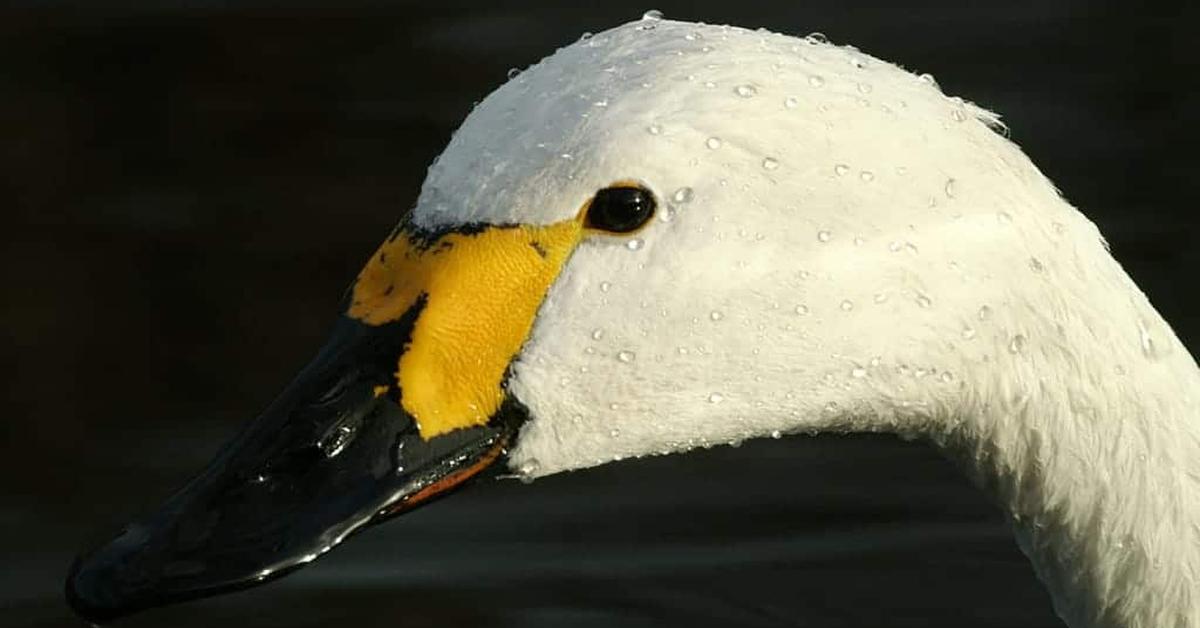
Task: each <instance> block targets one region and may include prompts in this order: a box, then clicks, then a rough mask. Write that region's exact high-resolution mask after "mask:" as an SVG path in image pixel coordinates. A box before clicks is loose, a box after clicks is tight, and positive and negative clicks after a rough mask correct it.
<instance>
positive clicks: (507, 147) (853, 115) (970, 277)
mask: <svg viewBox="0 0 1200 628" xmlns="http://www.w3.org/2000/svg"><path fill="white" fill-rule="evenodd" d="M997 125H998V122H997V118H996V117H995V116H994V115H993V114H991V113H989V112H986V111H983V110H981V109H979V108H977V107H975V106H973V105H970V104H967V103H965V102H963V101H961V100H959V99H955V98H949V97H947V96H945V95H943V94H942V93H941V92H940V91H939V89H938V88H937V86H936V85H935V84H933V83H932V82H931V81H930V80H928V79H923V78H920V77H917V76H914V75H912V74H910V73H908V72H906V71H904V70H903V69H901V68H899V67H897V66H895V65H892V64H889V63H886V62H884V61H881V60H879V59H876V58H873V57H870V56H868V55H865V54H862V53H860V52H858V51H856V50H854V49H851V48H842V47H836V46H832V45H828V44H825V43H823V42H820V41H813V40H807V41H806V40H802V39H796V38H792V37H788V36H784V35H779V34H774V33H769V32H764V31H757V32H753V31H748V30H743V29H738V28H731V27H724V26H705V25H699V24H689V23H682V22H672V21H665V20H652V19H651V20H642V21H639V22H635V23H631V24H626V25H624V26H621V27H618V28H616V29H613V30H611V31H608V32H606V33H602V34H600V35H597V36H595V37H592V38H590V39H588V40H586V41H581V42H579V43H576V44H574V45H572V46H569V47H567V48H564V49H562V50H559V51H558V52H557V53H556V54H554V55H553V56H551V57H548V58H546V59H544V60H543V61H542V62H540V63H539V64H537V65H535V66H533V67H532V68H530V69H528V70H527V71H525V72H523V73H521V74H520V75H519V76H517V77H516V78H515V79H514V80H512V81H510V82H509V83H508V84H506V85H504V86H503V87H501V88H500V89H498V90H497V91H496V92H495V93H493V94H492V95H490V96H489V97H488V98H487V99H486V100H484V101H483V102H482V103H481V104H480V105H479V107H478V108H477V109H476V110H475V111H474V112H473V113H472V114H471V115H470V116H469V117H468V119H467V120H466V122H465V123H464V124H463V126H462V128H461V129H460V130H459V131H458V133H457V134H456V136H455V137H454V138H453V140H452V141H451V143H450V145H449V147H448V148H447V150H446V152H445V153H444V154H443V155H442V156H441V157H440V158H439V160H438V161H437V162H436V163H435V164H434V166H433V167H431V168H430V172H429V176H428V179H427V180H426V182H425V185H424V188H423V189H422V193H421V197H420V200H419V203H418V205H417V207H416V209H415V212H414V217H413V219H414V220H415V221H416V222H417V223H418V224H421V225H424V226H440V225H447V224H458V223H463V222H485V223H514V222H523V223H549V222H554V221H557V220H562V219H566V218H568V217H570V216H573V215H575V214H576V213H577V212H578V211H579V209H580V207H581V206H582V205H583V203H584V202H585V201H586V200H587V199H588V198H589V197H591V195H592V194H593V193H595V191H596V190H598V189H600V188H602V187H605V186H607V185H609V184H610V183H612V182H614V181H617V180H621V179H636V180H639V181H642V182H643V183H645V184H646V185H647V186H648V187H649V188H650V189H651V190H653V191H654V192H655V193H656V195H657V197H658V198H659V200H660V207H659V219H657V220H655V221H654V222H653V223H652V224H651V225H650V227H649V228H648V229H646V230H645V231H644V232H642V233H639V234H638V235H637V236H636V237H637V238H638V239H639V242H640V243H641V245H640V246H636V245H634V246H630V245H629V240H628V238H611V237H594V238H592V239H590V240H588V241H586V242H584V243H583V244H582V245H581V246H580V247H579V249H578V250H577V251H576V252H575V254H574V255H573V257H572V258H571V259H570V261H569V262H568V264H567V265H566V267H565V268H564V270H563V273H562V275H561V277H560V278H559V280H558V281H557V283H556V284H555V285H554V286H553V287H552V289H551V293H550V295H549V297H548V298H547V300H546V302H545V304H544V305H543V307H542V309H541V312H540V313H539V316H538V319H537V321H536V325H535V329H534V331H533V334H532V336H531V338H530V339H529V340H528V342H527V344H526V346H525V347H524V350H523V352H522V354H521V356H520V357H519V360H518V361H517V363H516V364H515V366H514V371H513V377H512V379H511V381H510V389H511V390H512V392H513V393H514V394H515V395H516V396H517V397H518V398H519V399H520V400H521V401H522V402H524V403H525V404H526V405H527V406H528V407H529V408H530V410H531V413H532V418H531V420H530V421H529V423H528V424H527V425H526V426H525V427H524V429H523V431H522V432H521V435H520V438H519V441H518V442H517V443H516V446H515V448H514V450H513V451H512V452H511V457H510V459H511V464H512V465H513V468H514V470H516V471H517V472H519V473H521V474H524V475H527V476H529V477H535V476H540V475H545V474H549V473H554V472H558V471H564V470H569V469H578V468H581V467H587V466H592V465H596V464H602V463H605V462H608V461H611V460H618V459H620V458H623V457H630V456H643V455H647V454H656V453H670V452H676V451H682V450H686V449H689V448H692V447H696V446H707V445H710V444H715V443H726V442H737V441H740V440H742V439H746V438H753V437H760V436H767V435H778V434H780V433H792V432H812V431H817V430H839V431H894V432H898V433H902V434H907V435H917V436H922V437H927V438H929V439H931V440H932V441H933V442H935V443H937V444H938V445H939V446H941V447H942V448H944V450H945V451H947V452H948V453H949V454H950V455H952V456H954V457H956V458H958V459H960V460H962V461H963V462H964V464H965V467H966V468H967V469H968V470H969V471H970V472H971V473H972V474H973V475H974V476H975V477H976V479H978V481H979V482H980V483H981V484H982V485H983V486H984V487H985V488H987V489H988V490H990V491H991V492H993V493H994V494H995V495H997V496H998V497H999V498H1000V500H1001V502H1002V503H1003V505H1004V506H1005V507H1006V508H1008V509H1009V510H1010V512H1011V513H1012V516H1013V521H1014V528H1015V530H1016V533H1017V536H1018V540H1019V541H1020V542H1021V544H1022V547H1023V548H1024V549H1025V550H1026V552H1027V553H1028V554H1029V555H1030V557H1031V558H1032V560H1033V562H1034V565H1035V566H1036V568H1037V571H1038V573H1039V574H1040V576H1041V577H1042V578H1043V580H1044V581H1045V582H1046V583H1047V585H1048V586H1049V588H1050V590H1051V592H1052V594H1053V596H1054V599H1055V603H1056V608H1057V610H1058V612H1059V613H1060V615H1061V616H1062V617H1063V618H1064V619H1065V620H1066V621H1067V623H1068V624H1069V625H1071V626H1075V627H1077V628H1082V627H1101V626H1104V627H1108V626H1113V627H1117V626H1119V627H1125V628H1132V627H1140V628H1164V627H1175V628H1182V627H1196V626H1200V412H1198V411H1197V410H1198V408H1197V399H1196V393H1197V390H1200V387H1198V386H1197V384H1198V378H1200V373H1198V370H1197V367H1196V363H1195V361H1194V360H1193V358H1192V357H1191V355H1190V354H1189V353H1188V351H1187V350H1186V349H1185V348H1184V347H1183V346H1182V345H1181V344H1180V342H1179V340H1178V339H1177V338H1176V337H1175V335H1174V334H1173V333H1172V331H1171V329H1170V327H1169V326H1168V325H1167V324H1166V323H1165V322H1164V321H1163V320H1162V319H1161V317H1160V316H1159V315H1158V314H1157V312H1155V310H1154V308H1153V307H1151V305H1150V304H1149V303H1148V302H1147V300H1146V298H1145V296H1144V295H1143V294H1142V293H1141V292H1140V291H1139V290H1138V288H1137V286H1135V285H1134V284H1133V282H1132V281H1131V280H1130V279H1129V278H1128V276H1127V275H1126V274H1125V273H1124V272H1123V271H1122V269H1121V268H1120V266H1119V265H1118V264H1117V263H1116V262H1115V261H1114V260H1113V259H1112V258H1111V257H1110V255H1109V254H1108V252H1107V249H1106V246H1105V244H1104V242H1103V240H1102V238H1101V237H1100V234H1099V233H1098V231H1097V229H1096V227H1095V226H1094V225H1093V224H1092V223H1091V222H1089V221H1088V220H1087V219H1086V218H1085V217H1084V216H1083V215H1081V214H1080V213H1079V212H1077V211H1076V210H1075V209H1074V208H1072V207H1071V206H1070V205H1068V204H1067V203H1066V202H1065V201H1064V200H1063V199H1062V198H1061V197H1060V196H1059V194H1058V192H1057V191H1056V190H1055V188H1054V186H1053V185H1052V184H1051V183H1050V182H1049V181H1047V180H1046V178H1045V177H1044V176H1043V175H1042V174H1041V173H1040V172H1039V171H1038V170H1037V169H1036V168H1035V167H1034V166H1033V164H1032V163H1030V161H1029V160H1028V159H1027V158H1026V156H1025V155H1024V154H1023V153H1022V152H1021V151H1020V149H1018V148H1017V147H1016V146H1015V145H1014V144H1012V143H1011V142H1009V141H1008V140H1006V139H1005V138H1004V137H1001V136H1000V135H998V134H997V133H996V132H995V131H994V130H993V128H995V127H997ZM718 144H719V145H718ZM668 218H669V219H668ZM780 490H787V488H786V483H781V484H780Z"/></svg>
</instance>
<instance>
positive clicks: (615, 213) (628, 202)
mask: <svg viewBox="0 0 1200 628" xmlns="http://www.w3.org/2000/svg"><path fill="white" fill-rule="evenodd" d="M653 215H654V195H653V194H651V193H650V192H649V191H648V190H645V189H643V188H640V187H632V186H617V187H611V188H604V189H603V190H600V191H599V192H596V196H594V197H593V198H592V203H591V205H590V206H588V213H587V226H589V227H592V228H594V229H603V230H604V231H611V232H613V233H628V232H630V231H633V230H635V229H637V228H638V227H640V226H642V225H644V224H646V221H647V220H650V217H651V216H653Z"/></svg>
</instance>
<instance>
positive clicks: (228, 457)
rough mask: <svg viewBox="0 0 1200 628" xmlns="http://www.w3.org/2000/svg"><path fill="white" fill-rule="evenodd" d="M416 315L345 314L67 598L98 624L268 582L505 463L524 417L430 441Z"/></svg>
mask: <svg viewBox="0 0 1200 628" xmlns="http://www.w3.org/2000/svg"><path fill="white" fill-rule="evenodd" d="M419 309H420V308H419V307H414V308H413V311H412V312H409V314H408V315H406V316H405V317H404V318H402V319H401V320H398V321H395V322H393V323H390V324H387V325H383V326H378V327H372V326H368V325H364V324H362V323H360V322H358V321H355V320H352V319H350V318H345V317H343V318H342V319H341V320H340V321H339V322H338V324H337V327H336V329H335V330H334V334H333V337H332V338H331V339H330V341H329V342H328V344H327V345H326V346H325V348H324V349H322V351H321V352H320V354H318V356H317V357H316V359H315V360H314V361H313V362H312V364H310V365H309V366H308V367H307V368H305V370H304V371H303V372H301V373H300V375H299V376H298V377H297V378H296V380H295V382H293V383H292V384H291V385H290V386H289V387H288V389H287V390H285V391H284V393H283V394H282V395H280V397H279V398H278V399H277V400H276V401H275V402H274V403H273V404H272V405H271V406H270V407H269V408H268V409H267V410H266V412H264V413H263V414H262V416H260V417H259V418H258V419H257V420H255V421H253V422H251V423H250V424H249V425H247V426H246V427H245V428H244V429H243V431H242V432H241V434H239V435H238V436H237V438H235V439H234V440H233V442H231V443H230V444H228V445H227V446H226V447H225V448H224V449H223V450H222V451H221V452H220V454H218V455H217V457H216V459H215V460H213V461H212V463H210V464H209V466H208V467H207V468H206V469H205V470H204V471H203V472H202V473H201V474H200V475H199V476H198V477H196V478H195V479H193V480H192V481H191V482H190V483H189V484H187V485H186V486H185V487H184V488H183V489H182V490H180V491H179V492H178V493H176V494H175V495H174V496H172V497H171V498H170V499H169V500H168V501H167V502H166V503H165V504H163V505H162V507H161V508H159V509H158V511H156V512H154V513H152V514H150V515H148V516H146V517H143V518H141V519H139V520H138V521H136V522H134V523H131V524H129V525H128V526H126V527H125V528H124V529H123V530H121V531H120V532H119V533H118V534H117V535H116V536H114V537H113V538H111V539H110V540H108V541H107V542H106V543H104V544H102V545H101V546H100V547H98V548H97V549H95V550H93V551H91V552H90V553H87V554H85V555H83V556H81V557H79V558H78V559H76V561H75V563H74V564H73V565H72V567H71V570H70V573H69V575H68V577H67V583H66V594H67V599H68V601H69V602H70V604H71V606H72V607H73V608H74V609H75V611H76V612H77V613H79V615H81V616H83V617H84V618H86V619H88V620H90V621H94V622H100V621H106V620H111V619H113V618H116V617H120V616H122V615H127V614H129V613H132V612H135V611H138V610H141V609H145V608H148V607H152V606H159V605H163V604H168V603H172V602H178V601H183V600H187V599H192V598H197V597H204V596H208V595H213V594H217V593H221V592H225V591H230V590H233V589H239V588H245V587H250V586H254V585H256V584H261V583H263V582H265V581H267V580H270V579H272V578H277V577H279V576H282V575H284V574H286V573H288V572H290V571H293V570H295V569H297V568H299V567H301V566H303V565H305V564H306V563H308V562H310V561H312V560H313V559H315V558H316V557H318V556H320V555H321V554H323V553H325V552H327V551H328V550H330V549H331V548H333V547H334V546H336V545H337V544H338V543H340V542H341V541H342V540H343V539H345V538H346V537H347V536H348V535H349V534H351V533H353V532H355V531H356V530H359V529H361V528H362V527H363V526H365V525H367V524H370V523H373V522H376V521H379V520H381V519H383V518H386V517H388V516H390V515H393V514H396V513H398V512H401V511H403V510H406V509H408V508H411V507H413V506H416V505H417V504H419V503H422V502H425V501H427V500H428V499H430V498H432V497H435V496H437V495H439V494H443V493H445V492H446V491H447V490H449V489H452V488H454V487H455V486H457V485H459V484H461V483H462V482H463V481H465V480H466V479H469V478H470V477H472V476H475V475H476V474H477V473H478V472H480V471H482V470H484V469H485V468H487V467H488V466H489V465H490V464H491V463H492V462H494V461H495V460H497V459H498V458H500V457H502V455H503V450H504V447H505V445H506V443H507V441H508V439H509V437H510V436H511V435H512V434H513V433H514V432H515V430H516V428H517V427H519V425H520V423H521V422H522V421H523V420H524V417H525V412H524V409H523V408H522V407H521V406H520V404H519V403H517V402H515V401H513V400H511V399H510V400H508V401H506V402H505V403H504V404H503V406H502V407H501V409H500V411H499V412H498V413H497V416H494V417H492V419H491V421H490V422H489V423H488V425H486V426H480V427H472V428H469V429H461V430H457V431H454V432H451V433H448V434H446V435H443V436H437V437H434V438H431V439H429V440H423V439H422V438H421V436H420V434H419V433H418V429H417V425H416V424H415V422H414V421H413V419H412V417H411V416H409V415H408V413H406V412H405V411H404V410H403V409H402V408H401V407H400V406H399V405H398V403H397V399H398V395H399V394H401V393H400V392H399V391H398V390H397V389H396V387H395V376H394V373H395V371H396V364H397V359H398V356H399V355H400V353H401V352H402V351H403V350H404V346H405V344H406V343H407V342H408V338H409V330H410V329H411V326H412V320H413V318H414V317H415V316H416V311H418V310H419Z"/></svg>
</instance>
